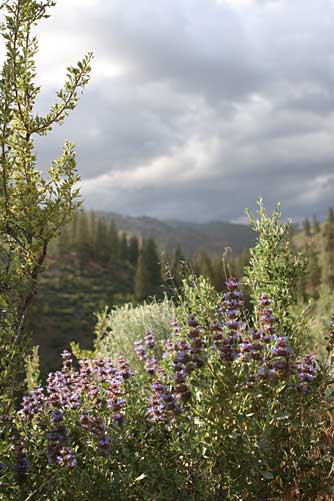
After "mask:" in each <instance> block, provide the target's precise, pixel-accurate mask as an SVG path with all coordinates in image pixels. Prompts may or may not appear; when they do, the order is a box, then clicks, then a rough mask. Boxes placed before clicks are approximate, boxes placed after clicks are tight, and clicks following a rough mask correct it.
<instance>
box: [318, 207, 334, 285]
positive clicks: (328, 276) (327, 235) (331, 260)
mask: <svg viewBox="0 0 334 501" xmlns="http://www.w3.org/2000/svg"><path fill="white" fill-rule="evenodd" d="M328 215H329V216H330V213H329V214H328ZM321 269H322V274H321V282H322V284H323V285H325V286H326V287H328V288H329V289H330V290H331V291H333V290H334V221H333V222H332V221H331V216H330V217H328V219H327V221H326V222H325V224H324V226H323V232H322V251H321Z"/></svg>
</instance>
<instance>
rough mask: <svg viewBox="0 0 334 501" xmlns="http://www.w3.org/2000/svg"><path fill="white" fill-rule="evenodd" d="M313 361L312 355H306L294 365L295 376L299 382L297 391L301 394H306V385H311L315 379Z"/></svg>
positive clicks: (315, 371)
mask: <svg viewBox="0 0 334 501" xmlns="http://www.w3.org/2000/svg"><path fill="white" fill-rule="evenodd" d="M315 360H316V359H315V355H314V354H311V355H306V356H304V357H303V358H302V359H301V360H300V362H298V363H297V364H296V367H295V369H296V375H297V378H298V380H299V381H300V384H298V389H299V390H300V391H301V392H302V393H307V392H308V389H309V388H308V383H311V382H312V381H313V380H314V379H315V378H316V377H317V368H316V365H315Z"/></svg>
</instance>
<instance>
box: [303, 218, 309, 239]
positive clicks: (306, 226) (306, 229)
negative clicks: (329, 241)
mask: <svg viewBox="0 0 334 501" xmlns="http://www.w3.org/2000/svg"><path fill="white" fill-rule="evenodd" d="M303 231H304V233H305V235H306V236H307V237H309V236H310V235H311V225H310V221H309V220H308V219H304V221H303Z"/></svg>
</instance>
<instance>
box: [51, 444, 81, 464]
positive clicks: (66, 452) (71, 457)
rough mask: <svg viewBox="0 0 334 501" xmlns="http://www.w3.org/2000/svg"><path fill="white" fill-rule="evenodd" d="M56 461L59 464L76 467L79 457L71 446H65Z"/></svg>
mask: <svg viewBox="0 0 334 501" xmlns="http://www.w3.org/2000/svg"><path fill="white" fill-rule="evenodd" d="M56 462H57V464H58V465H59V466H67V467H69V468H75V467H76V466H77V457H76V455H75V454H74V452H73V451H72V449H71V448H70V447H63V448H62V449H60V451H59V455H58V456H57V458H56Z"/></svg>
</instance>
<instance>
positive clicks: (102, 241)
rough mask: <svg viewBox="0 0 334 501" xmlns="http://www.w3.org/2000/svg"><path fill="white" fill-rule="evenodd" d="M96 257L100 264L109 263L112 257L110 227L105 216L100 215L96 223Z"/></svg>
mask: <svg viewBox="0 0 334 501" xmlns="http://www.w3.org/2000/svg"><path fill="white" fill-rule="evenodd" d="M94 254H95V257H96V259H97V261H98V262H99V263H100V264H107V263H108V262H109V259H110V247H109V239H108V228H107V224H106V220H105V218H104V217H99V218H98V219H97V223H96V235H95V252H94Z"/></svg>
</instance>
